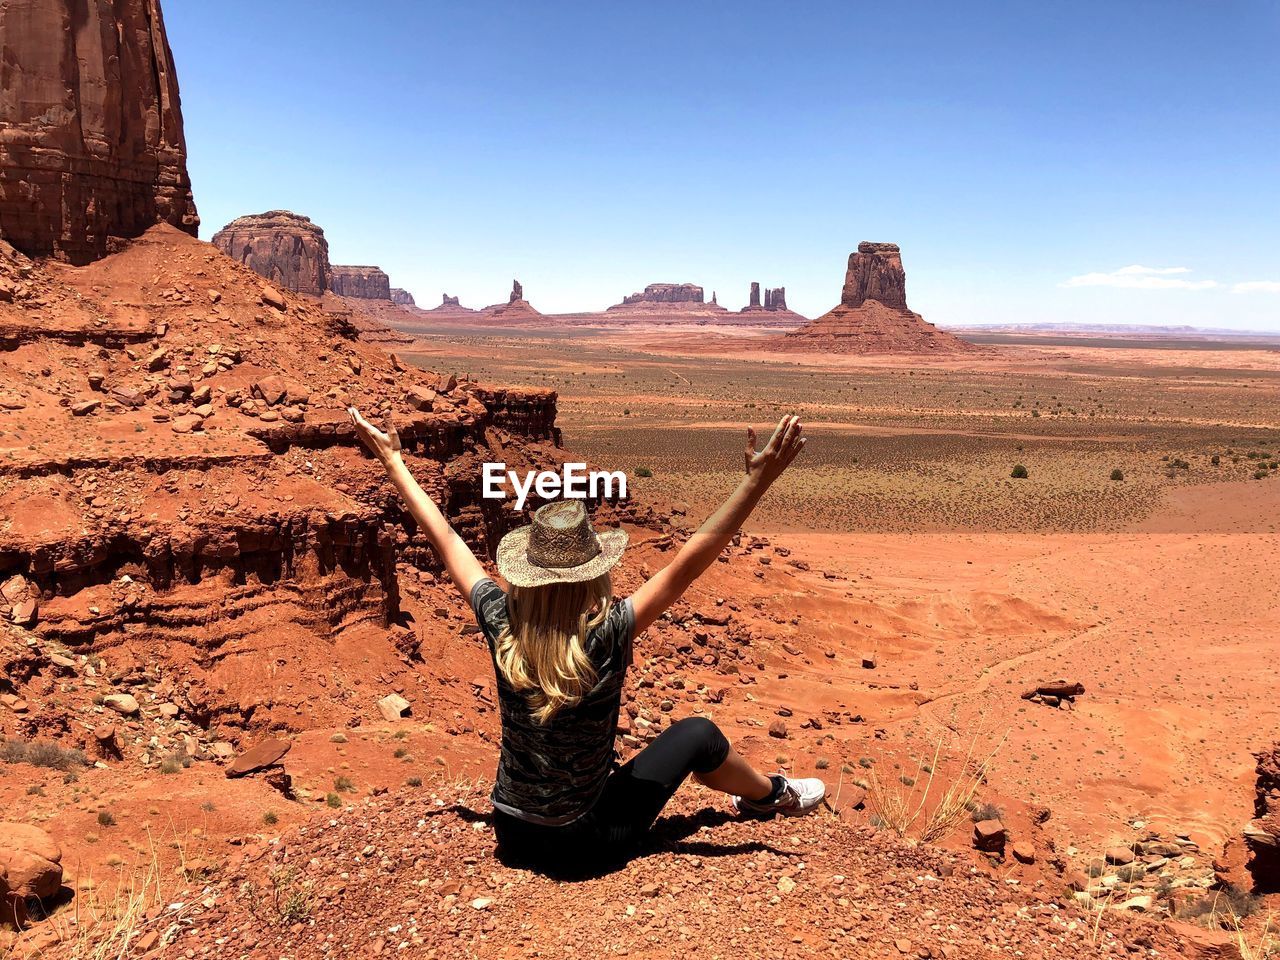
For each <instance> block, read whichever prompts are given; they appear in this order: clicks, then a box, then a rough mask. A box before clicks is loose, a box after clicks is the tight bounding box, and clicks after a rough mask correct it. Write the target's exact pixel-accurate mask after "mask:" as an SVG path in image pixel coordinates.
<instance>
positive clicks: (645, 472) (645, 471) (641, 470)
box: [636, 467, 653, 477]
mask: <svg viewBox="0 0 1280 960" xmlns="http://www.w3.org/2000/svg"><path fill="white" fill-rule="evenodd" d="M636 476H637V477H652V476H653V471H652V470H650V469H649V468H648V467H636Z"/></svg>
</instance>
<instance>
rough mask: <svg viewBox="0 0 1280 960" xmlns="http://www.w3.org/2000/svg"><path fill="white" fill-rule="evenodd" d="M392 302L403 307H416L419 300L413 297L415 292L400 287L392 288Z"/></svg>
mask: <svg viewBox="0 0 1280 960" xmlns="http://www.w3.org/2000/svg"><path fill="white" fill-rule="evenodd" d="M391 302H392V303H394V304H396V305H397V306H401V307H416V306H417V305H418V304H417V301H415V300H414V299H413V294H412V293H410V292H409V291H408V290H404V289H401V288H400V287H392V288H391Z"/></svg>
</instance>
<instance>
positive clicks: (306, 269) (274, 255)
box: [213, 210, 330, 297]
mask: <svg viewBox="0 0 1280 960" xmlns="http://www.w3.org/2000/svg"><path fill="white" fill-rule="evenodd" d="M213 245H214V246H215V247H217V248H218V249H219V250H221V251H222V252H223V253H225V254H226V255H227V256H229V257H230V258H231V259H233V260H238V261H240V262H241V263H243V264H244V265H245V266H247V267H249V268H250V269H251V270H253V272H254V273H256V274H258V275H259V276H262V277H266V278H267V279H268V280H270V281H271V282H272V283H273V284H275V285H276V286H278V287H280V288H282V289H284V290H288V291H290V292H291V293H305V294H307V295H308V296H312V297H319V296H322V295H323V294H324V292H325V291H326V290H328V289H329V271H330V266H329V241H328V240H326V239H325V238H324V231H323V230H322V229H320V227H319V226H318V225H317V224H314V223H312V222H311V220H310V218H308V217H304V216H302V215H300V214H297V213H294V212H292V211H291V210H270V211H268V212H267V213H254V214H250V215H249V216H246V217H237V218H236V219H235V220H232V221H231V222H230V223H228V224H227V225H226V226H225V227H223V228H222V229H221V230H219V231H218V232H217V233H215V234H214V235H213Z"/></svg>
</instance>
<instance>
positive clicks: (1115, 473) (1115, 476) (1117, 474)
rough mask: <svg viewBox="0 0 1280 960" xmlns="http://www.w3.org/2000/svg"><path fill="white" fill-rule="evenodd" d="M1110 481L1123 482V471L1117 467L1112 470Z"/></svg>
mask: <svg viewBox="0 0 1280 960" xmlns="http://www.w3.org/2000/svg"><path fill="white" fill-rule="evenodd" d="M1111 479H1112V480H1123V479H1124V471H1123V470H1121V469H1120V468H1119V467H1117V468H1116V469H1114V470H1112V471H1111Z"/></svg>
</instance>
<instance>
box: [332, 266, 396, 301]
mask: <svg viewBox="0 0 1280 960" xmlns="http://www.w3.org/2000/svg"><path fill="white" fill-rule="evenodd" d="M329 289H330V290H332V291H333V292H334V293H336V294H337V295H338V296H340V297H355V298H356V299H357V300H390V299H391V278H390V277H388V276H387V275H386V274H385V273H384V272H383V271H382V269H381V268H380V267H338V266H335V267H333V268H332V269H331V270H330V272H329Z"/></svg>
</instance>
